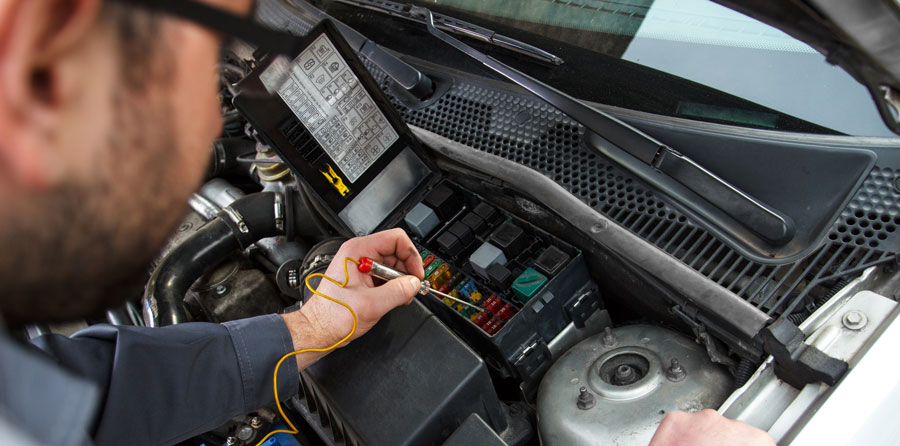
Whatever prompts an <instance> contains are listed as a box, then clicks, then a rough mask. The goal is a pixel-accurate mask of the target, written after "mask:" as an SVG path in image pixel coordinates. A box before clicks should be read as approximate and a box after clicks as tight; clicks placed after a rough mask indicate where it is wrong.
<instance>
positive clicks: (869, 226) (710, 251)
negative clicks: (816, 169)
mask: <svg viewBox="0 0 900 446" xmlns="http://www.w3.org/2000/svg"><path fill="white" fill-rule="evenodd" d="M367 67H369V70H370V71H371V72H372V73H373V75H374V76H375V78H376V80H378V81H379V83H380V84H381V85H382V86H383V87H386V86H387V82H388V81H387V80H386V79H385V76H384V74H383V73H382V72H381V71H380V70H379V69H378V68H377V67H374V66H372V65H371V64H367ZM385 91H386V92H387V93H388V95H389V96H390V95H391V94H390V89H388V88H385ZM392 102H393V104H394V106H395V107H396V108H397V109H398V110H399V111H400V114H401V115H402V116H403V118H404V119H405V120H406V121H407V122H408V123H409V124H411V125H415V126H417V127H421V128H424V129H426V130H429V131H432V132H434V133H437V134H439V135H442V136H444V137H447V138H449V139H452V140H454V141H457V142H460V143H463V144H465V145H468V146H470V147H473V148H476V149H478V150H483V151H485V152H487V153H491V154H493V155H497V156H500V157H503V158H506V159H509V160H511V161H515V162H517V163H520V164H523V165H525V166H528V167H530V168H532V169H534V170H536V171H538V172H540V173H542V174H543V175H545V176H547V177H549V178H551V179H553V180H554V181H555V182H556V183H558V184H559V185H560V186H562V187H564V188H565V189H566V190H568V191H569V192H570V193H572V194H573V195H575V196H576V197H579V198H580V199H581V200H582V201H584V202H585V203H587V204H588V205H589V206H591V207H592V208H594V209H596V210H597V211H599V212H600V213H602V214H604V215H606V216H607V217H609V218H610V219H612V220H614V221H616V222H617V223H619V224H620V225H622V226H624V227H626V228H628V229H629V230H631V231H632V232H634V233H635V234H637V235H638V236H640V237H641V238H643V239H644V240H647V241H648V242H650V243H652V244H654V245H655V246H657V247H658V248H660V249H662V250H664V251H666V252H667V253H669V254H671V255H673V256H674V257H676V258H678V259H679V260H681V261H682V262H684V263H685V264H687V265H689V266H690V267H691V268H693V269H695V270H696V271H698V272H700V273H701V274H704V275H705V276H707V277H709V278H710V279H712V280H713V281H715V282H716V283H718V284H720V285H722V286H723V287H725V288H727V289H728V290H730V291H732V292H733V293H735V294H736V295H738V296H740V297H741V298H743V299H745V300H747V301H748V302H750V303H752V304H753V305H755V306H756V307H757V308H759V309H760V310H762V311H763V312H765V313H767V314H768V315H771V316H773V317H777V316H780V315H782V314H784V313H796V312H802V311H804V309H809V308H811V307H810V305H812V304H813V303H814V302H815V296H819V295H822V294H824V293H826V292H828V290H829V287H831V286H832V285H833V284H834V283H837V282H838V281H839V280H840V279H841V278H844V277H848V276H854V275H858V274H859V273H861V272H862V270H864V269H865V268H868V267H869V266H873V265H877V264H880V263H884V262H887V261H890V260H892V259H893V258H894V255H893V254H891V253H889V252H886V251H885V250H883V249H879V248H881V245H882V244H884V243H886V242H890V239H891V237H892V236H893V234H894V231H895V230H897V228H900V210H898V208H900V194H897V192H896V191H894V190H893V189H890V190H888V189H886V188H885V184H886V183H887V181H888V179H887V178H888V177H889V176H890V178H891V180H890V181H891V186H892V185H893V177H892V175H893V173H885V169H878V168H876V169H874V170H873V172H872V174H871V175H870V177H869V179H867V180H866V183H865V184H864V185H863V187H862V188H861V189H860V192H859V193H858V194H857V196H856V198H854V200H853V202H852V203H851V205H850V206H849V207H848V208H847V210H845V211H844V214H843V216H842V218H841V220H840V221H838V222H837V223H836V224H835V225H834V227H833V229H832V231H831V232H830V234H829V239H830V240H828V241H827V243H826V244H825V245H823V246H822V247H821V248H820V249H818V250H816V251H814V252H813V253H812V254H810V255H809V256H807V257H806V258H804V259H802V260H799V261H796V262H793V263H789V264H783V265H764V264H761V263H758V262H754V261H752V260H750V259H748V258H746V257H744V256H743V255H741V254H739V253H738V252H736V251H735V250H734V249H732V248H730V247H729V246H728V245H726V244H725V243H724V242H722V241H721V240H719V239H717V238H715V237H714V236H713V235H711V234H710V233H709V232H708V231H706V230H705V229H703V228H701V227H699V226H698V225H696V224H694V223H693V222H692V221H691V220H690V219H688V218H687V217H686V216H685V215H684V214H682V213H681V212H679V211H678V210H677V209H675V208H674V207H672V206H670V205H669V204H668V203H667V202H666V199H665V198H664V197H662V196H660V195H659V194H657V193H655V192H654V191H653V190H652V189H650V188H649V187H648V186H647V185H646V184H645V183H643V182H642V181H641V180H639V179H637V178H635V177H633V176H632V175H630V174H629V173H627V172H625V171H624V170H622V169H620V168H619V167H617V166H616V165H614V164H613V163H612V162H611V161H610V160H608V159H606V158H605V157H603V156H602V155H600V154H599V153H597V152H596V151H593V150H592V149H589V148H587V147H585V146H584V144H582V136H583V134H584V128H583V127H582V126H581V125H580V124H578V123H576V122H574V121H572V120H571V119H569V118H568V117H567V116H565V115H564V114H562V113H561V112H559V111H558V110H556V109H554V108H552V107H550V106H549V105H547V104H545V103H543V102H542V101H540V100H539V99H537V98H533V97H529V96H526V95H519V94H516V93H511V92H508V91H505V90H495V89H492V88H489V87H487V86H482V85H478V84H476V83H475V82H472V81H468V80H465V79H460V78H456V79H454V85H453V86H452V87H451V89H450V91H449V92H448V93H447V94H446V95H444V96H443V97H441V98H440V99H439V100H438V101H436V102H435V103H433V104H431V105H430V106H428V107H426V108H422V109H415V110H413V109H409V108H407V107H405V106H404V105H403V104H402V103H401V102H400V101H398V100H396V98H393V97H392ZM887 170H889V169H887ZM891 193H893V194H894V195H893V196H889V195H890V194H891ZM873 200H874V201H876V202H877V203H878V204H880V205H881V206H882V207H878V206H876V205H873ZM885 206H887V207H885ZM860 215H861V217H860ZM895 220H896V221H895ZM845 234H846V235H845Z"/></svg>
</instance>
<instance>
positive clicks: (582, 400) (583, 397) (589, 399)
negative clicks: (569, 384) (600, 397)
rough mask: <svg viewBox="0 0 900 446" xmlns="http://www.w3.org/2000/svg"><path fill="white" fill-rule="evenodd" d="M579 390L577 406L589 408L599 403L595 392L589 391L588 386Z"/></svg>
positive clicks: (584, 408)
mask: <svg viewBox="0 0 900 446" xmlns="http://www.w3.org/2000/svg"><path fill="white" fill-rule="evenodd" d="M578 392H579V393H578V401H576V402H575V406H576V407H578V408H579V409H581V410H588V409H590V408H593V407H594V406H595V405H596V404H597V399H596V398H594V394H593V393H591V392H588V389H587V387H581V388H579V389H578Z"/></svg>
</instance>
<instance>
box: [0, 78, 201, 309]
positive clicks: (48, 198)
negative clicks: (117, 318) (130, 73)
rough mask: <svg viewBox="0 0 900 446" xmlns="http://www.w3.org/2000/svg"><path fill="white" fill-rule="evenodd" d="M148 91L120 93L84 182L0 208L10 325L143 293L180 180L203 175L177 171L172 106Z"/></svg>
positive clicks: (181, 188)
mask: <svg viewBox="0 0 900 446" xmlns="http://www.w3.org/2000/svg"><path fill="white" fill-rule="evenodd" d="M123 90H125V91H123ZM150 90H153V89H152V88H151V89H149V90H145V91H140V92H135V91H128V89H120V93H117V94H116V97H115V99H114V101H113V102H114V108H115V116H116V118H115V120H116V122H115V126H114V127H113V129H114V130H115V131H114V133H115V134H113V135H111V136H110V137H109V138H108V143H107V147H106V148H105V149H106V150H104V151H103V153H105V154H106V155H105V156H103V157H102V158H101V159H97V160H96V161H95V168H96V170H95V172H94V174H93V175H92V176H91V178H90V179H89V180H87V181H81V182H79V183H75V182H69V184H60V185H58V186H57V187H54V188H52V189H49V190H45V191H41V192H38V193H35V194H33V196H31V195H29V196H28V197H24V198H20V199H19V200H18V202H17V203H16V205H15V206H14V207H13V208H12V209H7V210H6V211H7V212H6V215H5V216H4V217H5V221H4V222H3V223H2V224H0V247H2V248H0V249H2V250H3V255H2V257H0V287H2V291H0V293H2V297H0V315H2V316H3V318H4V319H5V321H6V323H7V324H9V325H10V326H18V325H22V324H25V323H38V322H61V321H70V320H73V319H77V318H85V317H91V316H94V315H99V314H101V312H102V311H103V310H105V309H107V308H109V307H111V306H114V305H117V304H121V303H123V302H125V301H126V300H131V299H136V298H138V297H140V295H141V293H142V290H143V285H144V283H145V282H146V279H147V276H148V267H149V264H150V261H151V260H152V258H153V257H154V256H155V255H156V254H157V253H158V252H159V249H160V247H161V246H162V244H163V242H164V241H165V240H166V238H167V237H168V236H169V235H170V234H171V233H172V231H173V229H174V227H175V225H176V224H177V223H178V221H180V219H181V218H182V217H183V216H184V214H185V211H186V205H185V204H184V203H186V200H187V196H188V194H189V193H190V191H191V190H192V189H191V188H190V186H188V185H187V184H186V183H191V184H193V183H195V182H196V181H198V180H199V178H196V179H193V178H190V179H188V178H186V176H187V175H180V174H179V169H178V167H180V166H179V163H180V162H181V160H180V159H179V153H181V151H179V150H173V149H174V148H175V147H176V146H175V144H176V141H174V139H175V138H174V137H173V136H172V135H173V131H172V129H173V123H172V122H171V118H170V116H171V113H169V110H170V103H169V101H167V100H166V95H165V94H164V92H161V91H156V93H157V94H155V95H151V94H149V93H150ZM151 96H155V98H151ZM195 174H196V175H198V176H199V172H197V173H195ZM179 176H181V178H178V177H179ZM193 185H194V186H196V184H193Z"/></svg>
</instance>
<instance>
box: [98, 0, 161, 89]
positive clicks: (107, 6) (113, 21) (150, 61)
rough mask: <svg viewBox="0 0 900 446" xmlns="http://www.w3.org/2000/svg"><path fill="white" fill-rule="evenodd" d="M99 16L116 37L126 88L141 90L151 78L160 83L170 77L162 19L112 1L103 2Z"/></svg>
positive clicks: (151, 13) (153, 13)
mask: <svg viewBox="0 0 900 446" xmlns="http://www.w3.org/2000/svg"><path fill="white" fill-rule="evenodd" d="M100 16H101V22H103V23H105V24H106V26H110V27H112V29H113V32H114V33H115V35H116V40H117V43H118V46H119V56H120V58H121V60H122V77H123V80H124V82H126V84H127V85H126V86H127V87H129V88H130V89H136V90H141V89H142V87H143V86H145V85H147V83H148V81H150V80H151V79H153V80H154V81H160V80H163V79H162V78H164V77H168V76H169V75H170V73H171V70H170V67H168V66H167V65H168V64H167V63H166V58H165V57H164V56H165V48H166V47H167V45H166V44H165V36H164V35H163V32H162V31H163V25H164V23H163V18H162V16H160V15H159V14H158V13H155V12H151V11H145V10H141V9H137V8H135V7H133V6H131V5H127V4H119V3H115V2H105V3H104V4H103V9H102V10H101V13H100Z"/></svg>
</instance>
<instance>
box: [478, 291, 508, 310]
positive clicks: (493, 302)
mask: <svg viewBox="0 0 900 446" xmlns="http://www.w3.org/2000/svg"><path fill="white" fill-rule="evenodd" d="M502 306H503V301H502V300H500V297H498V296H497V295H496V294H491V297H489V298H487V299H486V300H485V301H484V305H482V307H483V308H484V309H485V310H487V311H490V312H491V313H494V312H496V311H497V310H499V309H500V308H501V307H502Z"/></svg>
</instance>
